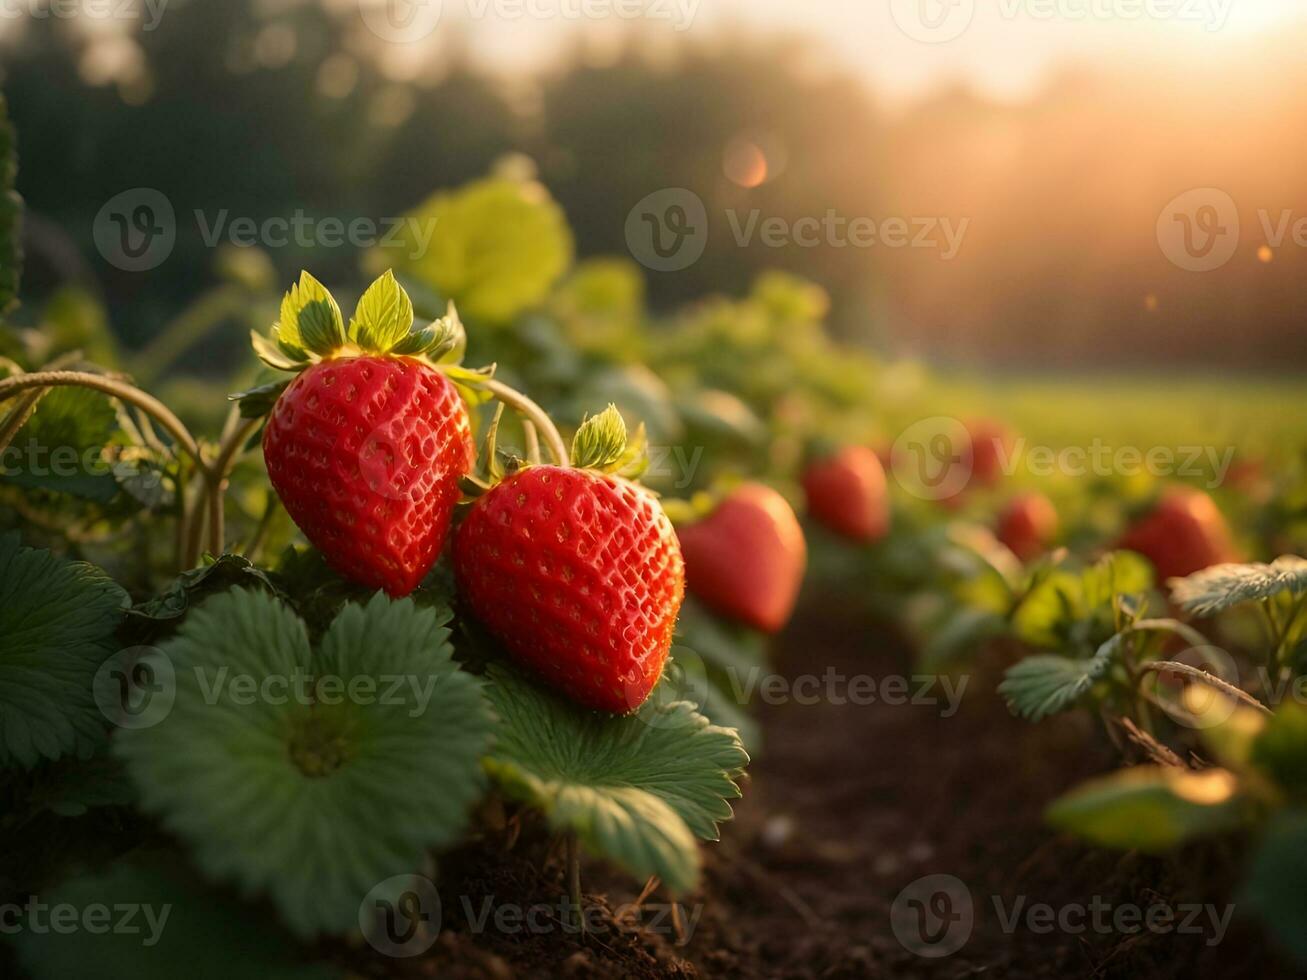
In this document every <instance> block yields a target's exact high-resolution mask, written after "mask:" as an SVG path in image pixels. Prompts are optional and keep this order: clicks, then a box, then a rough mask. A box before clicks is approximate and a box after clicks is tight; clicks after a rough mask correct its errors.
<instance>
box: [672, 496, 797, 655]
mask: <svg viewBox="0 0 1307 980" xmlns="http://www.w3.org/2000/svg"><path fill="white" fill-rule="evenodd" d="M676 533H677V536H678V537H679V538H680V540H681V553H682V554H683V555H684V556H685V577H686V586H687V587H688V588H689V590H690V591H691V592H692V593H694V594H695V595H696V596H698V597H699V598H700V599H702V600H703V602H704V603H705V604H706V605H707V606H709V607H710V608H711V609H714V610H715V611H717V612H719V613H721V614H722V615H723V616H728V617H730V618H732V619H737V620H739V621H740V622H742V623H745V624H747V625H749V626H752V627H754V628H755V629H760V630H763V631H765V632H768V633H774V632H776V631H777V630H779V629H780V628H781V627H782V626H784V625H785V623H786V621H787V620H788V619H789V618H790V613H791V612H793V611H794V603H795V600H796V599H797V598H798V595H799V586H800V585H801V583H802V581H803V570H804V567H805V566H806V564H807V558H808V549H807V545H806V544H805V542H804V540H803V530H802V529H801V528H800V527H799V520H798V518H797V517H795V516H794V511H793V510H792V509H791V507H790V505H789V503H788V502H787V501H786V499H785V498H784V497H782V496H781V495H780V494H779V493H777V492H776V491H775V490H773V489H772V488H771V487H768V486H766V485H764V484H761V483H746V484H743V485H742V486H739V487H736V488H735V489H734V490H732V491H731V492H730V494H729V495H728V496H727V497H726V498H725V499H724V500H722V502H721V503H720V504H718V505H717V507H716V509H715V510H713V511H712V513H711V514H709V515H708V516H706V517H704V518H702V519H701V520H698V521H696V522H694V523H693V524H686V525H682V526H681V527H678V528H677V530H676Z"/></svg>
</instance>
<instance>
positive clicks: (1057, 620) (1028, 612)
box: [1012, 551, 1153, 650]
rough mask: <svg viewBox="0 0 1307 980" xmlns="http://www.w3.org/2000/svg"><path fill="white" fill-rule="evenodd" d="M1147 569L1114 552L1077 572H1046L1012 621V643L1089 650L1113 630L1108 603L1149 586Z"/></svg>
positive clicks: (1131, 557)
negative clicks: (1018, 640) (1015, 637)
mask: <svg viewBox="0 0 1307 980" xmlns="http://www.w3.org/2000/svg"><path fill="white" fill-rule="evenodd" d="M1152 581H1153V579H1152V569H1151V567H1150V566H1149V565H1148V564H1147V563H1146V562H1145V561H1144V560H1143V559H1142V558H1140V557H1139V556H1138V555H1135V554H1134V553H1133V552H1126V551H1118V552H1114V553H1113V554H1110V555H1107V556H1105V557H1104V558H1102V559H1100V560H1099V561H1098V562H1097V563H1095V564H1094V565H1091V566H1090V567H1089V568H1086V569H1084V570H1083V571H1075V570H1073V569H1069V568H1065V567H1062V568H1054V569H1051V570H1049V572H1048V574H1047V575H1045V576H1044V577H1043V578H1042V579H1041V580H1040V581H1039V582H1038V583H1037V584H1036V585H1035V586H1034V587H1033V588H1032V589H1031V590H1030V592H1029V594H1028V595H1027V596H1026V598H1025V599H1024V600H1022V602H1021V605H1020V606H1018V607H1017V610H1016V612H1015V613H1014V615H1013V617H1012V626H1013V629H1014V631H1015V632H1016V634H1017V638H1018V639H1020V640H1021V641H1022V642H1024V643H1026V644H1027V645H1029V646H1032V647H1036V648H1038V649H1044V650H1065V649H1067V648H1068V647H1073V648H1080V649H1086V650H1088V649H1093V646H1094V644H1095V643H1096V642H1101V641H1102V640H1103V639H1104V638H1105V636H1106V635H1110V634H1111V633H1112V632H1114V631H1115V628H1114V626H1113V622H1114V618H1115V616H1114V609H1113V600H1114V599H1115V598H1116V597H1117V596H1128V595H1135V594H1138V593H1142V592H1146V591H1147V590H1148V589H1149V588H1151V587H1152Z"/></svg>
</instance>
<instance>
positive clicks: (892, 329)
mask: <svg viewBox="0 0 1307 980" xmlns="http://www.w3.org/2000/svg"><path fill="white" fill-rule="evenodd" d="M69 28H70V25H69V24H68V23H59V22H55V21H44V22H39V23H38V22H31V23H29V24H27V25H26V30H25V31H24V32H23V33H22V34H21V36H20V37H18V38H17V39H16V40H15V39H14V38H12V37H10V38H8V39H7V41H8V43H3V42H4V41H5V40H6V39H4V38H0V59H2V62H3V84H4V88H5V92H6V94H7V95H8V96H9V100H10V103H11V111H12V115H13V117H14V121H15V124H16V126H17V128H18V133H19V141H20V153H21V162H22V169H21V172H20V178H19V187H20V190H21V191H22V193H23V194H24V195H25V197H26V199H27V201H28V203H29V205H30V207H31V209H32V212H33V222H32V226H33V231H32V234H33V235H34V236H36V238H37V239H39V240H38V241H37V242H36V243H35V244H36V246H37V247H35V248H34V249H33V252H34V254H33V256H32V259H31V268H30V274H29V280H28V286H27V290H26V292H27V295H28V298H29V299H34V298H39V297H40V296H41V295H42V294H44V293H47V292H48V291H49V290H50V289H51V288H53V286H54V285H55V284H56V283H57V282H58V281H61V280H65V279H67V278H70V277H72V278H78V279H82V280H86V281H89V284H90V285H92V287H93V288H94V289H95V290H98V291H100V292H101V293H102V294H103V295H104V297H105V298H106V299H107V300H108V301H109V302H110V305H111V309H112V311H113V319H114V322H115V324H116V326H117V328H118V330H119V331H120V333H121V334H122V335H123V337H124V339H125V341H126V342H127V343H128V344H129V345H131V346H138V345H139V344H140V343H141V342H142V341H143V340H144V339H145V338H147V337H149V336H153V335H154V334H156V333H157V332H158V330H159V328H160V326H161V324H162V323H163V322H164V321H165V320H166V319H167V318H168V317H169V316H170V315H172V314H173V313H174V312H175V311H176V310H177V309H178V308H179V307H180V306H182V305H184V303H185V302H186V300H187V299H189V298H190V297H192V296H194V295H195V294H196V292H197V291H198V290H199V289H200V288H201V287H202V286H203V285H205V284H206V283H207V282H209V281H210V280H211V279H212V277H213V274H214V273H213V265H214V261H213V258H214V256H213V249H212V248H211V247H210V246H209V245H208V244H206V242H205V241H204V236H203V234H202V231H203V229H202V228H201V227H200V223H199V222H197V220H196V219H195V216H194V212H195V211H196V210H199V211H200V212H202V214H203V215H204V216H205V222H207V223H212V222H214V221H215V220H216V219H217V217H218V216H219V215H221V214H224V213H225V214H226V215H227V219H228V220H231V219H233V218H236V217H248V218H253V219H254V220H255V221H261V220H262V219H263V218H266V217H282V218H290V217H292V216H294V215H295V214H296V213H297V212H303V213H306V214H307V215H310V216H317V217H327V216H330V217H335V218H340V219H343V220H344V221H349V220H350V219H352V218H354V217H370V218H374V219H376V218H382V217H385V216H390V215H398V214H400V213H401V212H403V211H405V210H407V209H409V208H411V207H413V206H414V205H416V204H417V203H418V202H419V201H421V200H424V199H425V198H426V197H427V196H428V195H429V194H430V193H431V192H432V191H433V190H435V189H437V188H439V187H442V186H450V185H453V184H457V183H461V182H465V181H467V180H469V179H471V178H474V177H476V176H478V175H481V174H483V173H485V172H486V171H487V170H489V169H490V168H491V167H492V166H493V164H494V162H495V161H496V160H497V159H498V158H499V157H500V156H501V155H502V154H504V153H506V152H509V151H522V152H525V153H527V154H528V155H530V156H531V157H532V158H533V159H535V160H536V161H537V163H538V165H539V167H540V172H541V177H542V179H543V180H544V182H545V183H546V184H547V185H548V186H549V188H550V190H551V192H552V193H553V194H554V195H555V196H556V197H557V199H558V200H559V201H560V202H561V203H562V205H563V207H564V209H565V211H566V213H567V216H568V219H569V221H570V222H571V224H572V225H573V227H574V229H575V231H576V236H577V249H578V253H579V254H580V255H582V256H585V255H594V254H601V253H619V254H627V248H626V244H625V241H624V225H625V221H626V217H627V215H628V213H629V212H630V210H631V208H632V207H633V206H634V205H635V204H636V203H637V202H638V201H639V200H640V199H641V198H643V197H645V196H646V195H648V194H650V193H651V192H653V191H657V190H659V189H662V188H668V187H685V188H689V189H691V190H693V191H694V192H695V193H696V194H698V195H699V196H700V197H701V198H702V199H703V200H704V202H705V205H706V207H707V210H708V214H709V226H710V236H709V241H708V246H707V250H706V251H705V253H704V256H703V257H702V258H701V259H700V260H699V261H698V262H697V263H695V264H694V265H692V266H690V267H689V268H688V269H685V270H683V271H680V272H668V273H659V272H649V273H648V274H647V278H648V291H649V296H650V298H651V301H652V303H653V305H654V306H655V307H656V308H661V309H668V308H671V307H672V306H673V305H674V304H677V303H680V302H682V301H684V300H687V299H691V298H694V297H698V296H701V295H704V294H707V293H710V292H729V293H734V294H740V293H742V292H744V291H745V290H746V288H747V286H748V284H749V283H750V282H752V281H753V280H754V278H755V277H756V275H757V273H758V272H759V271H760V270H763V269H768V268H782V269H785V270H788V271H791V272H794V273H798V274H800V275H804V276H806V277H809V278H811V279H814V280H816V281H818V282H820V283H821V284H822V285H823V286H824V287H825V288H826V289H827V290H828V291H829V293H830V295H831V297H832V324H833V328H834V330H835V331H836V333H837V334H839V335H841V336H843V337H845V338H855V339H860V340H864V341H867V342H869V343H872V344H874V345H876V346H880V347H883V348H889V349H893V350H896V351H899V352H909V353H915V354H920V355H923V356H926V357H929V358H931V359H934V360H939V361H952V362H961V363H977V362H984V363H989V364H1001V365H1005V366H1007V365H1011V366H1031V365H1037V366H1046V365H1060V366H1069V367H1078V366H1087V365H1101V364H1142V363H1150V362H1151V363H1175V362H1177V361H1184V362H1194V363H1204V364H1209V365H1214V366H1216V365H1219V366H1222V367H1227V366H1230V365H1233V364H1244V365H1249V366H1275V367H1284V366H1288V365H1296V366H1302V365H1304V364H1307V333H1305V332H1304V331H1303V330H1301V329H1300V326H1299V324H1300V323H1301V320H1302V315H1303V314H1304V313H1307V309H1304V305H1305V304H1307V297H1305V296H1304V294H1303V292H1302V290H1301V289H1300V288H1299V287H1298V282H1299V281H1300V280H1301V272H1302V270H1303V267H1304V260H1303V255H1302V253H1303V251H1304V249H1303V248H1302V247H1299V246H1296V245H1294V243H1293V241H1292V238H1291V237H1287V238H1286V240H1285V242H1284V243H1282V246H1281V247H1280V248H1278V249H1275V250H1274V251H1273V252H1272V253H1271V254H1269V255H1267V254H1265V253H1263V254H1261V255H1260V256H1259V253H1258V249H1259V246H1261V245H1262V244H1266V242H1265V238H1266V235H1265V232H1264V229H1263V227H1262V225H1263V222H1262V220H1261V218H1260V215H1259V212H1260V211H1265V212H1267V213H1268V214H1269V217H1270V219H1271V221H1272V223H1275V222H1278V221H1279V220H1280V214H1281V212H1282V211H1285V210H1287V211H1289V212H1290V215H1291V219H1292V220H1297V219H1298V218H1307V200H1304V199H1303V198H1304V197H1305V196H1307V195H1304V194H1303V193H1302V191H1303V182H1302V180H1301V177H1300V174H1301V173H1302V172H1303V171H1302V166H1301V164H1302V163H1303V162H1304V160H1303V157H1304V155H1305V153H1307V141H1304V140H1303V138H1302V136H1301V121H1302V120H1303V119H1304V117H1307V97H1305V96H1303V94H1302V93H1303V92H1304V91H1307V90H1305V89H1304V87H1303V86H1302V85H1301V84H1294V83H1295V82H1300V81H1301V80H1302V75H1303V74H1304V69H1303V68H1302V67H1301V65H1300V59H1299V58H1298V56H1297V51H1298V50H1300V48H1301V42H1302V41H1303V40H1304V37H1303V35H1301V34H1299V33H1293V34H1286V36H1284V37H1282V38H1280V39H1278V40H1277V42H1276V43H1275V44H1274V45H1273V46H1270V47H1266V46H1263V47H1262V48H1252V47H1251V45H1250V48H1249V50H1248V51H1247V52H1245V53H1244V54H1245V55H1246V57H1243V58H1239V57H1230V58H1229V59H1228V60H1227V61H1224V62H1220V63H1213V64H1211V65H1205V66H1202V70H1201V71H1197V70H1193V66H1173V67H1172V68H1169V69H1162V68H1158V67H1156V66H1153V67H1147V66H1138V67H1136V68H1134V69H1131V70H1113V71H1111V72H1108V71H1103V70H1099V71H1094V72H1077V73H1067V74H1066V75H1064V76H1062V77H1060V78H1058V79H1055V80H1053V81H1052V82H1051V83H1050V84H1049V85H1048V87H1047V88H1046V90H1045V91H1044V92H1043V93H1041V94H1040V96H1039V97H1038V98H1036V99H1034V100H1032V101H1031V102H1030V103H1028V104H1023V105H998V104H992V103H989V102H986V101H983V100H980V99H978V98H976V97H975V96H974V95H972V94H971V93H969V92H967V91H966V90H963V89H949V90H945V91H942V92H939V93H937V94H936V95H935V96H934V97H933V98H931V99H929V100H926V101H925V102H923V103H921V104H918V105H916V106H914V107H912V108H911V110H909V111H907V112H904V113H901V114H895V115H890V114H887V113H885V112H883V111H881V110H880V108H879V107H878V106H877V105H876V103H875V101H874V99H873V97H872V96H871V94H870V93H869V92H868V91H867V90H866V89H865V87H864V85H863V84H862V83H861V82H860V81H859V80H857V79H856V78H854V77H853V76H852V75H850V74H847V73H845V74H841V73H840V72H839V71H836V70H833V69H831V67H830V66H829V65H828V64H823V58H822V55H821V52H819V51H814V50H813V49H812V48H811V47H810V46H808V45H806V44H804V43H800V42H798V41H788V40H784V39H781V40H770V41H760V40H757V39H748V38H741V37H739V36H738V35H737V36H736V37H733V38H730V39H728V38H725V37H713V38H710V39H707V40H705V39H703V38H699V37H691V38H688V39H681V40H679V41H678V43H677V45H676V47H675V49H672V50H669V48H668V47H667V46H662V47H658V48H657V49H656V50H655V49H654V46H652V45H650V44H647V43H645V40H644V39H642V37H641V36H640V35H639V34H637V33H633V34H632V35H631V37H630V38H629V39H628V42H627V43H626V44H625V45H624V46H622V47H620V48H618V49H616V50H607V49H606V50H605V51H604V52H603V53H602V55H599V54H597V53H596V50H595V49H593V48H591V47H588V46H587V45H585V44H583V43H580V42H578V44H577V45H576V47H575V48H574V49H573V50H571V51H570V52H569V53H568V55H567V57H565V58H563V59H561V60H560V63H559V65H558V66H557V67H556V68H555V69H553V70H551V71H547V72H545V73H543V74H541V75H540V76H539V77H536V78H515V79H511V80H505V79H499V78H491V77H488V76H487V75H486V74H484V73H482V72H480V71H478V70H476V69H475V68H474V67H472V62H471V60H470V59H469V57H468V55H467V52H466V50H465V43H466V42H465V41H464V40H463V39H462V38H461V36H460V34H459V31H458V27H457V24H454V23H450V24H448V25H442V27H441V28H440V31H439V32H438V33H437V35H436V37H437V39H438V40H439V42H440V43H439V44H437V45H436V46H434V47H433V48H431V49H430V51H426V52H424V53H423V54H422V56H421V57H419V58H417V59H416V60H414V59H412V58H411V57H410V58H409V60H408V61H403V60H402V59H400V58H398V54H399V52H398V51H397V49H396V48H395V47H394V46H389V47H388V46H387V45H384V44H382V43H380V42H379V40H378V39H377V38H376V37H374V36H372V35H370V34H369V33H368V32H367V31H366V29H365V28H364V27H363V25H362V23H361V20H360V18H359V17H358V15H357V11H355V10H354V9H353V7H352V5H350V4H339V5H336V6H333V7H331V8H330V9H325V8H323V7H320V6H318V5H316V4H314V3H305V2H299V3H294V2H287V3H281V4H270V3H266V2H260V0H223V2H222V3H215V2H208V3H204V2H196V0H190V2H184V0H174V2H173V3H171V4H169V6H168V8H167V11H166V13H165V16H164V17H163V18H162V19H161V21H160V23H159V25H158V28H157V29H156V30H153V31H148V32H147V31H140V30H136V31H134V32H128V33H127V34H126V35H125V38H118V39H117V40H116V41H115V44H116V45H117V46H116V47H115V46H113V45H110V46H109V48H107V49H106V48H105V44H106V42H105V40H104V38H102V37H99V38H97V37H94V36H93V35H91V34H88V33H86V32H77V31H74V30H70V29H69ZM124 45H125V47H124ZM409 55H411V52H409ZM741 147H743V148H744V152H745V166H744V169H743V172H741V167H740V165H739V163H738V161H736V162H735V163H734V164H733V163H732V160H731V155H732V154H733V153H735V154H737V155H738V153H739V152H740V148H741ZM749 153H753V154H754V156H755V157H756V159H755V158H750V157H749V156H748V154H749ZM750 161H752V162H750ZM141 186H147V187H155V188H157V189H159V190H161V191H162V192H163V193H164V194H166V195H167V196H168V198H169V200H170V201H171V202H172V203H173V205H174V207H175V209H176V212H177V216H178V240H177V245H176V248H175V250H174V252H173V254H172V255H171V257H170V258H169V259H168V260H167V262H166V263H164V264H163V265H162V266H161V267H160V268H158V269H156V270H154V271H152V272H150V273H125V272H119V271H118V270H116V269H114V268H113V267H112V266H110V265H109V264H108V263H107V262H105V261H103V259H102V258H101V257H100V256H99V255H98V254H97V253H96V251H95V247H94V243H93V241H92V237H91V227H92V222H93V220H94V218H95V215H96V214H97V212H98V211H99V209H100V208H101V207H102V205H103V204H104V203H105V202H106V201H107V200H108V199H109V198H111V197H112V196H113V195H115V194H117V193H119V192H120V191H123V190H127V189H129V188H134V187H141ZM1207 186H1215V187H1218V188H1221V189H1223V190H1225V191H1226V192H1228V193H1229V194H1231V195H1232V196H1233V197H1234V199H1235V201H1236V202H1237V204H1238V206H1239V209H1240V217H1241V220H1242V238H1241V242H1240V247H1239V249H1238V250H1237V252H1236V254H1235V257H1234V258H1233V259H1232V260H1231V261H1230V262H1229V263H1228V264H1227V265H1226V266H1225V267H1223V268H1221V269H1219V270H1217V271H1215V272H1211V273H1205V274H1196V273H1191V272H1186V271H1184V270H1182V269H1180V268H1178V267H1176V266H1174V265H1172V264H1171V263H1170V262H1169V261H1168V260H1167V259H1166V257H1165V256H1164V255H1163V254H1162V253H1161V250H1160V249H1159V247H1158V243H1157V239H1156V232H1155V227H1156V222H1157V218H1158V216H1159V214H1160V213H1161V211H1162V209H1163V208H1164V206H1165V205H1166V203H1167V202H1168V201H1170V200H1171V199H1172V198H1174V197H1175V196H1176V195H1178V194H1180V193H1182V192H1184V191H1186V190H1189V189H1191V188H1194V187H1207ZM728 212H729V213H730V215H731V216H730V217H728ZM754 212H756V214H757V216H758V219H759V220H765V219H767V218H782V219H785V220H786V221H787V222H793V221H794V220H796V219H799V218H805V217H806V218H810V219H812V218H815V219H818V220H821V219H822V218H823V216H825V215H827V214H829V213H833V214H834V215H836V216H838V217H840V218H842V219H854V218H872V219H875V220H876V221H878V222H881V221H884V220H885V219H887V218H894V217H898V218H905V219H908V220H909V221H911V220H912V219H921V218H941V217H943V218H948V219H949V220H950V221H952V222H953V223H954V225H955V226H957V225H958V224H960V223H961V222H963V221H966V222H967V225H966V235H965V238H964V239H963V242H962V247H961V249H960V251H959V252H958V254H957V256H956V257H955V258H952V259H951V260H946V259H945V258H944V257H943V254H942V250H941V249H940V248H939V247H934V248H912V247H903V248H890V247H886V246H884V245H876V246H873V247H870V248H857V247H852V246H849V245H843V246H841V245H838V244H830V243H826V244H821V245H818V246H816V247H802V246H799V245H796V244H793V243H791V244H789V245H787V246H785V247H768V245H767V244H766V243H765V242H764V241H763V240H762V239H761V237H760V236H758V235H756V234H755V236H754V238H753V240H752V241H751V243H750V244H748V245H747V246H741V245H740V244H739V243H738V242H737V240H736V237H735V235H734V233H733V231H732V222H734V223H735V224H737V225H741V224H745V223H747V222H748V221H750V220H751V214H752V213H754ZM934 237H935V238H936V239H937V240H938V238H939V237H940V236H939V233H938V232H936V233H935V236H934ZM271 254H272V258H273V260H274V262H275V263H276V265H277V267H278V272H279V274H280V275H281V277H282V278H283V279H287V280H289V277H291V276H292V275H293V274H294V273H295V272H296V271H297V270H298V269H299V268H300V267H301V266H303V265H307V264H311V265H312V266H313V267H314V268H315V269H317V270H321V271H322V272H323V273H324V274H325V275H327V276H336V277H340V278H351V277H354V276H355V273H356V270H357V262H358V256H357V253H356V250H355V249H352V248H350V247H325V246H321V245H319V246H316V247H312V248H309V249H304V248H301V247H298V246H296V245H294V244H293V243H292V244H291V245H289V246H287V247H279V248H275V249H272V250H271Z"/></svg>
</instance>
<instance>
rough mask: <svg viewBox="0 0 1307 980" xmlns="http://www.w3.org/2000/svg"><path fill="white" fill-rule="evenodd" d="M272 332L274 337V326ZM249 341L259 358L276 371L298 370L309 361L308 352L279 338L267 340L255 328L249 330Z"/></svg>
mask: <svg viewBox="0 0 1307 980" xmlns="http://www.w3.org/2000/svg"><path fill="white" fill-rule="evenodd" d="M273 334H274V337H275V336H276V334H277V328H276V327H274V328H273ZM250 343H251V344H252V345H253V347H254V353H255V354H256V355H257V356H258V358H259V360H261V361H262V362H263V363H264V364H266V365H268V367H270V368H272V369H274V370H276V371H299V370H301V369H302V368H304V367H306V366H307V365H308V363H309V361H308V354H306V353H305V352H304V351H303V350H301V349H299V348H298V347H294V346H292V345H289V344H285V343H282V342H281V341H279V340H269V339H268V338H267V337H265V336H263V334H261V333H259V332H258V331H257V330H251V331H250Z"/></svg>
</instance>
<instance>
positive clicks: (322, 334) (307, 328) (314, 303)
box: [272, 272, 345, 367]
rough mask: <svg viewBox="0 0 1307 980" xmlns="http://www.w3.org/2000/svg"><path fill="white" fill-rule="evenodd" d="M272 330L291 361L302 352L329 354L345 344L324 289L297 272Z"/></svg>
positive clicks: (335, 309)
mask: <svg viewBox="0 0 1307 980" xmlns="http://www.w3.org/2000/svg"><path fill="white" fill-rule="evenodd" d="M272 330H273V337H274V338H275V340H276V341H277V346H278V347H279V348H280V349H281V351H282V353H283V354H285V355H287V356H288V357H290V358H291V359H292V360H304V358H303V357H300V356H299V355H300V354H302V353H303V352H305V351H311V352H312V353H315V354H330V353H331V352H332V351H333V350H335V349H336V348H338V347H339V346H340V345H341V344H343V343H344V342H345V324H344V320H343V318H342V317H341V313H340V307H339V306H338V305H336V300H335V299H334V298H333V297H332V295H331V292H330V291H329V290H328V289H327V287H326V286H324V285H322V283H320V282H318V280H317V279H315V278H313V276H312V275H310V274H309V273H307V272H301V273H300V280H299V282H298V283H296V284H295V285H293V286H291V287H290V289H289V290H288V291H287V293H286V295H285V297H284V298H283V299H282V301H281V319H280V320H278V321H277V323H276V325H275V326H274V327H273V328H272ZM273 366H274V367H275V366H276V365H273Z"/></svg>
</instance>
